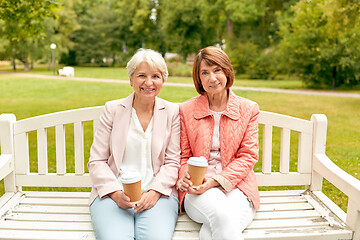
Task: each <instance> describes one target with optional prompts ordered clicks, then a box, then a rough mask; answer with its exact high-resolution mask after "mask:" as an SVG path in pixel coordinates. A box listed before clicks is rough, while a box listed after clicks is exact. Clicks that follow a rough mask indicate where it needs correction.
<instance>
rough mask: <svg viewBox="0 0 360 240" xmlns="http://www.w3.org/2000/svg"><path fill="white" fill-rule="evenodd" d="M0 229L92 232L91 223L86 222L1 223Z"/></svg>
mask: <svg viewBox="0 0 360 240" xmlns="http://www.w3.org/2000/svg"><path fill="white" fill-rule="evenodd" d="M0 229H4V230H10V229H13V230H21V229H23V230H33V229H37V230H39V231H42V230H44V231H48V230H51V231H92V230H93V228H92V225H91V223H87V222H77V223H76V224H75V223H74V222H35V221H2V222H0Z"/></svg>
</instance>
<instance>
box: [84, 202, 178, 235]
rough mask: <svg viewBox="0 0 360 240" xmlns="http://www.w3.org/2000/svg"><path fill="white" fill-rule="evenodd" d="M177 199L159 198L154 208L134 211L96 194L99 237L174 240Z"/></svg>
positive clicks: (94, 207)
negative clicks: (172, 239)
mask: <svg viewBox="0 0 360 240" xmlns="http://www.w3.org/2000/svg"><path fill="white" fill-rule="evenodd" d="M178 206H179V202H178V199H177V198H176V197H175V196H174V195H171V196H170V197H169V198H166V197H160V198H159V200H158V201H157V203H156V204H155V206H154V207H152V208H151V209H148V210H146V211H142V212H139V213H134V209H132V208H131V209H122V208H120V207H118V205H117V204H116V203H115V202H114V201H113V200H112V199H111V198H104V199H100V198H99V197H97V198H96V199H95V200H94V202H93V203H92V204H91V205H90V213H91V220H92V225H93V228H94V231H95V236H96V239H97V240H115V239H116V240H128V239H131V240H134V239H136V240H152V239H154V240H171V238H172V236H173V232H174V229H175V225H176V220H177V218H178Z"/></svg>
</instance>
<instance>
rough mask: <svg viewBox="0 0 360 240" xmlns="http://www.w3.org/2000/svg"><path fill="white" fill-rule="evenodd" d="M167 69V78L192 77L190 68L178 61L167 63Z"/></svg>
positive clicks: (188, 65)
mask: <svg viewBox="0 0 360 240" xmlns="http://www.w3.org/2000/svg"><path fill="white" fill-rule="evenodd" d="M167 67H168V71H169V76H182V77H190V78H191V77H192V66H191V65H190V64H188V63H182V62H179V61H170V62H169V61H168V62H167Z"/></svg>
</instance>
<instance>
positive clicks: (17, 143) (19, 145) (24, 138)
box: [14, 133, 30, 174]
mask: <svg viewBox="0 0 360 240" xmlns="http://www.w3.org/2000/svg"><path fill="white" fill-rule="evenodd" d="M14 151H15V153H14V154H15V158H16V159H17V161H15V169H16V173H17V174H27V173H29V172H30V167H29V139H28V133H22V134H19V135H16V136H14Z"/></svg>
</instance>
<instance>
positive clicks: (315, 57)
mask: <svg viewBox="0 0 360 240" xmlns="http://www.w3.org/2000/svg"><path fill="white" fill-rule="evenodd" d="M279 21H280V32H279V35H280V36H281V37H282V41H281V43H280V46H279V47H280V53H281V55H282V59H283V60H284V66H286V67H289V68H290V70H291V71H293V72H295V73H297V74H299V76H301V77H302V78H303V79H304V81H305V82H306V83H307V84H308V85H310V86H313V87H327V88H328V87H330V86H332V87H333V89H334V88H335V87H339V86H342V85H348V86H355V85H358V84H360V66H359V64H358V62H359V61H360V4H359V1H345V0H337V1H330V0H313V1H300V2H298V3H297V4H296V5H295V6H293V7H292V14H291V15H290V16H286V15H282V16H281V17H280V18H279Z"/></svg>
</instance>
